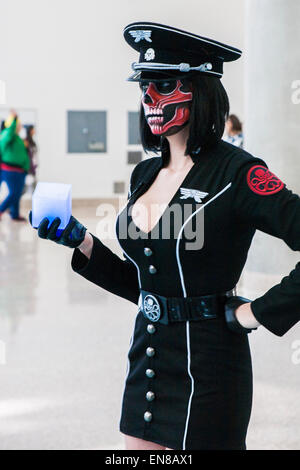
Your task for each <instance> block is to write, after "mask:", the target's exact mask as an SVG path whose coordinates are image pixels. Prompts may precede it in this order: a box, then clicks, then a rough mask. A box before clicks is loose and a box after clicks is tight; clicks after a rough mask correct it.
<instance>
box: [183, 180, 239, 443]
mask: <svg viewBox="0 0 300 470" xmlns="http://www.w3.org/2000/svg"><path fill="white" fill-rule="evenodd" d="M230 186H231V183H229V184H227V186H225V188H223V189H222V190H221V191H219V192H218V193H217V194H215V196H213V197H212V198H211V199H210V200H209V201H207V202H206V203H205V204H203V206H201V207H199V209H197V210H196V211H195V212H193V213H192V214H191V215H190V216H189V217H188V218H187V219H186V221H185V222H184V224H183V225H182V227H181V229H180V231H179V234H178V238H177V242H176V259H177V265H178V270H179V275H180V281H181V287H182V290H183V296H184V297H187V294H186V288H185V282H184V276H183V272H182V266H181V262H180V257H179V244H180V240H181V235H182V232H183V229H184V227H185V225H186V224H187V223H188V222H189V221H190V220H191V218H192V217H193V216H194V215H195V214H197V212H200V211H201V210H202V209H204V207H205V206H207V205H208V204H209V203H210V202H212V201H213V200H214V199H216V198H217V197H219V196H220V195H221V194H222V193H224V192H225V191H226V190H227V189H229V188H230ZM186 347H187V370H188V375H189V377H190V379H191V392H190V397H189V401H188V408H187V415H186V421H185V429H184V435H183V442H182V449H183V450H185V445H186V437H187V432H188V427H189V420H190V413H191V406H192V399H193V395H194V377H193V375H192V373H191V344H190V322H189V321H187V322H186Z"/></svg>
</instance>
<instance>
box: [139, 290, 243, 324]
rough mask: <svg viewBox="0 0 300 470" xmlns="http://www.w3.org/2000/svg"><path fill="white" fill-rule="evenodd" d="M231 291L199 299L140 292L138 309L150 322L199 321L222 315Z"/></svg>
mask: <svg viewBox="0 0 300 470" xmlns="http://www.w3.org/2000/svg"><path fill="white" fill-rule="evenodd" d="M233 292H234V291H233V290H230V291H227V292H224V293H220V294H211V295H201V296H199V297H164V296H162V295H158V294H155V293H153V292H149V291H146V290H142V289H141V290H140V298H139V309H140V310H141V312H142V313H143V315H144V316H145V318H147V319H148V320H150V321H152V322H160V323H163V324H165V325H167V324H168V323H173V322H182V321H199V320H208V319H210V318H217V317H218V316H221V315H224V305H225V302H226V300H227V299H228V297H231V296H232V295H234V294H233Z"/></svg>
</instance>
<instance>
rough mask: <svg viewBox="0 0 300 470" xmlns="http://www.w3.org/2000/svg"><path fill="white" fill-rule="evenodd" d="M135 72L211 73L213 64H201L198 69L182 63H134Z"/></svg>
mask: <svg viewBox="0 0 300 470" xmlns="http://www.w3.org/2000/svg"><path fill="white" fill-rule="evenodd" d="M131 67H132V69H133V70H134V71H136V70H179V71H180V72H190V71H191V70H197V71H198V72H210V73H216V74H217V75H220V74H219V73H217V72H211V70H212V64H211V63H210V62H205V63H204V64H200V65H198V66H197V67H191V66H190V64H186V63H184V62H182V63H181V64H161V63H159V62H151V63H149V62H139V63H138V62H133V64H132V65H131Z"/></svg>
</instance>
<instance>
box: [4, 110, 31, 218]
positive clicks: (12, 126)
mask: <svg viewBox="0 0 300 470" xmlns="http://www.w3.org/2000/svg"><path fill="white" fill-rule="evenodd" d="M21 128H22V125H21V122H20V120H19V119H18V116H17V113H16V112H15V111H12V112H11V114H10V116H9V117H8V118H7V120H6V121H5V129H4V130H3V131H2V132H1V135H0V152H1V158H2V161H1V175H2V181H5V182H6V184H7V187H8V196H7V197H6V198H5V199H4V201H3V202H2V203H1V204H0V219H1V216H2V214H3V212H5V211H6V210H7V209H9V210H10V216H11V218H12V219H13V220H15V221H17V222H22V221H25V218H24V217H20V214H19V205H20V199H21V196H22V191H23V188H24V183H25V177H26V174H27V172H28V170H29V167H30V159H29V156H28V153H27V150H26V147H25V144H24V142H23V140H22V139H21V137H20V136H19V132H20V130H21Z"/></svg>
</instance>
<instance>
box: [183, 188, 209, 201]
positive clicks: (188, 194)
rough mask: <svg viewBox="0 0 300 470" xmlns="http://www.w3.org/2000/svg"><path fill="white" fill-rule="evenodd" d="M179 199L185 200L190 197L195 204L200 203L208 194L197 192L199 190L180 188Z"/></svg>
mask: <svg viewBox="0 0 300 470" xmlns="http://www.w3.org/2000/svg"><path fill="white" fill-rule="evenodd" d="M180 193H181V194H182V196H180V199H187V198H188V197H192V198H194V199H195V201H196V202H200V203H201V202H202V199H204V198H205V197H206V196H208V194H209V193H205V192H204V191H199V189H191V188H180Z"/></svg>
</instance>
